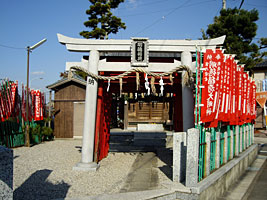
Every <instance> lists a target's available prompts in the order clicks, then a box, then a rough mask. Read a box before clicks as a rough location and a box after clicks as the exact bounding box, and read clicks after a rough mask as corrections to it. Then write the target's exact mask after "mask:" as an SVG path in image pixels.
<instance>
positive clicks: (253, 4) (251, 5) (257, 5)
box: [246, 3, 267, 7]
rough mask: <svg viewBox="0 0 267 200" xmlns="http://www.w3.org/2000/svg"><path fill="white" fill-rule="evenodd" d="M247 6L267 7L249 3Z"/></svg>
mask: <svg viewBox="0 0 267 200" xmlns="http://www.w3.org/2000/svg"><path fill="white" fill-rule="evenodd" d="M246 5H249V6H256V7H267V6H266V5H255V4H250V3H247V4H246Z"/></svg>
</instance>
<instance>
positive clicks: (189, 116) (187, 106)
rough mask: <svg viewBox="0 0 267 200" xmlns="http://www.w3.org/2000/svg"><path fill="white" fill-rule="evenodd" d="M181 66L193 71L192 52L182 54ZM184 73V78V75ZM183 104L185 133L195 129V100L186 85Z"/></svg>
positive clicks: (190, 89)
mask: <svg viewBox="0 0 267 200" xmlns="http://www.w3.org/2000/svg"><path fill="white" fill-rule="evenodd" d="M181 64H182V65H185V66H189V67H191V68H190V69H191V70H192V54H191V52H190V51H183V52H182V53H181ZM184 73H185V72H184V71H183V73H182V76H183V75H184ZM182 102H183V131H187V130H188V129H189V128H193V127H194V98H193V92H192V88H190V87H187V86H185V85H183V86H182Z"/></svg>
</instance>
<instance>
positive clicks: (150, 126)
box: [137, 124, 164, 132]
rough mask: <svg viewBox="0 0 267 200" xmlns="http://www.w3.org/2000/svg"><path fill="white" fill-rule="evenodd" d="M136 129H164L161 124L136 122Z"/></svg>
mask: <svg viewBox="0 0 267 200" xmlns="http://www.w3.org/2000/svg"><path fill="white" fill-rule="evenodd" d="M137 131H155V132H157V131H164V127H163V124H137Z"/></svg>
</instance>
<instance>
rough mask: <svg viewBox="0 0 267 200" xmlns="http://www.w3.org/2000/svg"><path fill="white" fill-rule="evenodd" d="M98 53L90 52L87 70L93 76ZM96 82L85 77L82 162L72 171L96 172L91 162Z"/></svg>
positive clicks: (93, 139)
mask: <svg viewBox="0 0 267 200" xmlns="http://www.w3.org/2000/svg"><path fill="white" fill-rule="evenodd" d="M98 63H99V52H98V51H96V50H91V51H90V55H89V63H88V66H87V70H88V71H90V72H92V73H93V74H98ZM97 86H98V84H97V81H96V80H95V79H93V78H92V77H90V76H87V82H86V96H85V111H84V127H83V145H82V160H81V162H79V163H77V165H76V166H74V167H73V169H74V170H82V171H96V170H97V169H98V167H99V165H98V164H97V163H95V162H93V159H94V142H95V119H96V104H97V88H98V87H97Z"/></svg>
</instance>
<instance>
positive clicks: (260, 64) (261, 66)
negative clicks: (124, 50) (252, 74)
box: [255, 59, 267, 68]
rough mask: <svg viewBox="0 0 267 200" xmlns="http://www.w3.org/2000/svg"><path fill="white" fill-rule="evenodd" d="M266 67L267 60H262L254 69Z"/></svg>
mask: <svg viewBox="0 0 267 200" xmlns="http://www.w3.org/2000/svg"><path fill="white" fill-rule="evenodd" d="M263 67H267V59H264V60H263V61H262V62H261V63H259V64H257V65H256V66H255V68H263Z"/></svg>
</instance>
